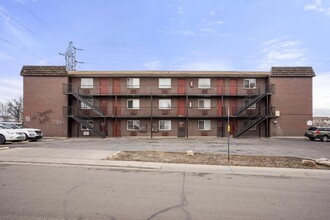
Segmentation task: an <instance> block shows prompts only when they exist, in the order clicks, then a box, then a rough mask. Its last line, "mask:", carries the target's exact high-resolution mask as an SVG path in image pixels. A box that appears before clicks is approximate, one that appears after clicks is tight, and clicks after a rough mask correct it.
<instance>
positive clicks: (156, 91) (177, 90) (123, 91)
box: [63, 84, 275, 96]
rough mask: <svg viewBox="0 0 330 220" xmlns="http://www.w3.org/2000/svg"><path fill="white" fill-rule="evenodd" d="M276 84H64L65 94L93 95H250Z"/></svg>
mask: <svg viewBox="0 0 330 220" xmlns="http://www.w3.org/2000/svg"><path fill="white" fill-rule="evenodd" d="M274 91H275V87H274V85H259V86H256V87H255V88H253V89H246V88H243V87H242V86H237V87H230V86H210V87H209V88H198V86H193V87H191V86H186V87H182V86H178V85H172V86H171V88H159V86H155V85H140V86H139V87H134V88H128V87H127V86H112V85H107V86H93V88H81V87H80V86H79V85H75V84H64V85H63V92H64V93H65V94H79V95H86V96H87V95H92V96H107V95H159V96H168V95H172V96H175V95H204V96H207V95H213V96H214V95H219V96H221V95H224V96H248V95H251V94H254V95H259V94H265V93H274Z"/></svg>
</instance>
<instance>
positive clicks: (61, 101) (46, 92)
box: [23, 76, 68, 137]
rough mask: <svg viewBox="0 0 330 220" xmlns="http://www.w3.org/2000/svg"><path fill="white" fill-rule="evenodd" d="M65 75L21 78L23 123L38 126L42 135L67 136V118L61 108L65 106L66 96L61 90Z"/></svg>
mask: <svg viewBox="0 0 330 220" xmlns="http://www.w3.org/2000/svg"><path fill="white" fill-rule="evenodd" d="M67 80H68V79H67V77H41V76H40V77H31V76H25V77H24V78H23V90H24V93H23V94H24V96H23V98H24V110H23V111H24V112H23V116H24V124H25V125H26V126H28V127H32V128H39V129H41V130H42V132H43V133H44V136H58V137H66V136H67V118H66V117H64V116H63V112H62V108H63V106H67V96H66V95H64V94H63V92H62V84H63V83H67Z"/></svg>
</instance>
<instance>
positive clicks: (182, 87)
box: [178, 79, 186, 94]
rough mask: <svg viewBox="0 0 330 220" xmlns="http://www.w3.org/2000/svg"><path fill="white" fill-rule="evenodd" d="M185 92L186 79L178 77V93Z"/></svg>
mask: <svg viewBox="0 0 330 220" xmlns="http://www.w3.org/2000/svg"><path fill="white" fill-rule="evenodd" d="M185 93H186V80H185V79H178V94H185Z"/></svg>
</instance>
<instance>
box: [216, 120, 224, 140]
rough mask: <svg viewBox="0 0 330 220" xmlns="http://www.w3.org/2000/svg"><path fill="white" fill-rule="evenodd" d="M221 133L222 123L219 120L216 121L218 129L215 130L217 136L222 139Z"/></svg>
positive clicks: (222, 130) (222, 129)
mask: <svg viewBox="0 0 330 220" xmlns="http://www.w3.org/2000/svg"><path fill="white" fill-rule="evenodd" d="M223 132H224V128H223V122H222V121H221V120H219V121H218V128H217V136H218V137H223Z"/></svg>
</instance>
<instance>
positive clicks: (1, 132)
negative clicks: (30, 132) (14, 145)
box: [0, 126, 25, 144]
mask: <svg viewBox="0 0 330 220" xmlns="http://www.w3.org/2000/svg"><path fill="white" fill-rule="evenodd" d="M24 139H25V134H24V132H22V131H19V130H14V129H7V128H3V127H2V126H0V144H5V143H6V142H17V141H24Z"/></svg>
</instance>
